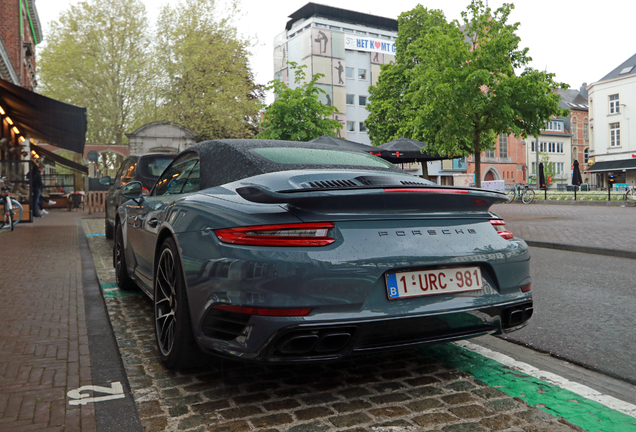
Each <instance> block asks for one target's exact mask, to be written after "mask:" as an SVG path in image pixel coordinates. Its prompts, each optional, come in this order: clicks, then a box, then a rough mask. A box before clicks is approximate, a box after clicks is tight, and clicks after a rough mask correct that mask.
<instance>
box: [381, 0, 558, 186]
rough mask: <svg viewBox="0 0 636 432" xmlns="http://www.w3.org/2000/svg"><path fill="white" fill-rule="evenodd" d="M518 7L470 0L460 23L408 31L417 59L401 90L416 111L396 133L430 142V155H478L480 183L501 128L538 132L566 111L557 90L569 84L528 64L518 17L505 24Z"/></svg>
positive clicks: (410, 54) (409, 49) (410, 52)
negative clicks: (484, 163)
mask: <svg viewBox="0 0 636 432" xmlns="http://www.w3.org/2000/svg"><path fill="white" fill-rule="evenodd" d="M513 7H514V6H513V5H511V4H506V3H505V4H504V5H503V6H502V7H500V8H499V9H497V10H496V11H494V12H493V11H492V10H491V9H490V8H486V7H485V6H484V4H483V2H482V1H481V0H473V1H472V2H471V4H470V5H469V6H468V8H467V11H465V12H463V13H462V21H463V22H462V23H461V24H460V23H459V22H457V21H453V22H451V23H449V25H436V26H434V27H432V28H429V29H428V31H423V32H422V33H423V34H422V35H421V36H419V37H415V36H414V35H410V39H409V44H408V46H406V47H405V48H404V47H403V48H402V49H405V50H406V52H405V54H404V59H405V61H407V62H408V61H412V62H413V63H415V65H414V66H413V67H412V68H409V69H408V70H407V78H406V79H407V80H408V83H409V86H408V89H407V91H406V93H405V94H404V96H403V98H404V100H405V103H404V105H403V106H404V107H405V109H408V110H410V111H411V112H410V113H409V114H408V115H407V116H405V118H406V120H405V121H403V122H402V123H401V125H400V128H399V131H398V132H399V134H400V135H403V136H406V137H409V138H413V139H418V140H420V141H424V142H426V143H427V147H426V148H427V150H428V151H430V152H432V153H436V152H437V153H440V154H442V155H451V154H455V155H464V156H467V155H470V154H472V155H474V157H473V159H474V162H475V182H476V185H477V186H478V187H480V186H481V164H480V155H481V153H482V152H483V151H486V150H492V149H494V147H495V143H496V137H497V136H498V135H499V134H515V135H517V136H521V137H524V138H525V137H527V135H528V134H534V135H535V136H536V135H537V134H538V133H539V132H540V131H541V129H543V128H545V122H546V121H547V120H548V119H549V118H550V116H552V115H558V116H565V115H567V110H563V109H561V108H559V106H558V103H559V100H560V96H559V95H558V94H555V93H554V92H553V89H554V88H559V87H560V88H567V87H568V86H567V85H566V84H562V83H558V82H555V81H554V74H551V73H548V72H542V71H538V70H535V69H532V68H530V67H528V63H529V62H530V61H531V58H530V57H529V56H528V49H527V48H524V49H520V48H519V42H520V38H519V37H518V36H517V35H516V32H517V29H518V27H519V23H515V24H509V23H508V17H509V15H510V12H511V11H512V9H513ZM401 31H402V30H401V29H400V32H401ZM399 38H400V36H398V39H399ZM516 69H517V70H519V69H523V70H522V72H521V73H520V74H517V73H516V72H515V70H516ZM375 103H376V101H373V102H372V104H371V105H372V106H373V104H375Z"/></svg>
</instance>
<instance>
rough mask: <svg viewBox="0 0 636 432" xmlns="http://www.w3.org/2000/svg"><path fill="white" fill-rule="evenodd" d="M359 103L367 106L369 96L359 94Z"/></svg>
mask: <svg viewBox="0 0 636 432" xmlns="http://www.w3.org/2000/svg"><path fill="white" fill-rule="evenodd" d="M358 105H360V106H366V105H367V97H366V96H358Z"/></svg>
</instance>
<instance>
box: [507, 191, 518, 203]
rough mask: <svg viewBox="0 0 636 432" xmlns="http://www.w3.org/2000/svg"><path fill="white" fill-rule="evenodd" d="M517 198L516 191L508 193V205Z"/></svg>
mask: <svg viewBox="0 0 636 432" xmlns="http://www.w3.org/2000/svg"><path fill="white" fill-rule="evenodd" d="M515 196H516V193H515V190H514V189H512V190H510V191H508V201H506V204H508V203H511V202H513V201H514V200H515Z"/></svg>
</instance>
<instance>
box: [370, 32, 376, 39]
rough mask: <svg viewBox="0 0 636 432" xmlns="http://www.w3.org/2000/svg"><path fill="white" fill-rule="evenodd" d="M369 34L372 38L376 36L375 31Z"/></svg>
mask: <svg viewBox="0 0 636 432" xmlns="http://www.w3.org/2000/svg"><path fill="white" fill-rule="evenodd" d="M369 36H371V37H374V38H377V37H378V35H377V33H369Z"/></svg>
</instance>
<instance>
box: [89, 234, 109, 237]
mask: <svg viewBox="0 0 636 432" xmlns="http://www.w3.org/2000/svg"><path fill="white" fill-rule="evenodd" d="M105 235H106V234H104V233H97V234H86V237H104V236H105Z"/></svg>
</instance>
